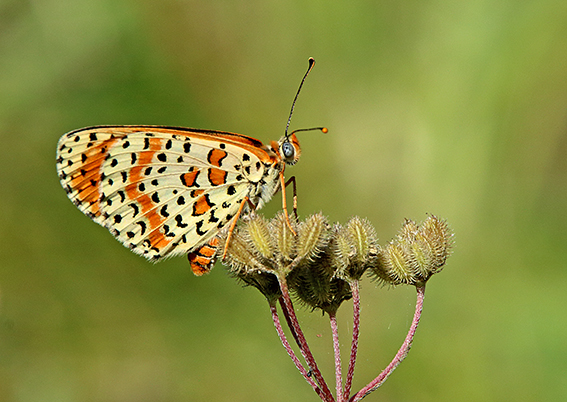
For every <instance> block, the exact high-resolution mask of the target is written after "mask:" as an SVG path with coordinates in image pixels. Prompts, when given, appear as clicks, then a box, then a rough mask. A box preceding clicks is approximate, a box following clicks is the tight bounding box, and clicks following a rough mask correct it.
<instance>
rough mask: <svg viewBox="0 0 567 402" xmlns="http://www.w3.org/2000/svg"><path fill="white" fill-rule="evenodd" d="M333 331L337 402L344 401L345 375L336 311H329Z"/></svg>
mask: <svg viewBox="0 0 567 402" xmlns="http://www.w3.org/2000/svg"><path fill="white" fill-rule="evenodd" d="M329 320H330V322H331V332H332V334H333V352H334V354H335V384H336V389H337V402H342V401H343V375H342V371H341V350H340V344H339V327H338V324H337V315H336V313H335V312H331V313H329Z"/></svg>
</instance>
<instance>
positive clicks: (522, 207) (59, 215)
mask: <svg viewBox="0 0 567 402" xmlns="http://www.w3.org/2000/svg"><path fill="white" fill-rule="evenodd" d="M309 56H313V57H314V58H315V59H316V60H317V65H316V66H315V69H314V70H313V72H312V74H311V75H310V77H309V79H308V80H307V82H306V85H305V87H304V90H303V92H302V94H301V97H300V99H299V102H298V104H297V107H296V113H295V115H294V119H293V122H292V127H293V128H300V127H311V126H314V125H326V126H327V127H328V128H329V133H328V134H326V135H323V134H321V133H305V134H304V135H301V138H300V140H301V144H302V148H303V156H302V160H301V161H300V163H299V164H298V165H296V166H294V167H292V168H289V169H288V170H287V175H288V176H290V175H292V174H293V175H295V176H296V177H297V179H298V186H299V187H298V193H299V202H300V205H299V207H300V210H299V212H300V214H301V215H302V216H303V217H305V216H306V215H308V214H310V213H314V212H318V211H323V213H324V214H325V215H327V216H328V217H329V219H330V220H331V221H338V222H341V223H345V222H346V221H347V220H348V218H349V217H351V216H353V215H359V216H362V217H368V218H369V219H370V221H371V222H372V223H373V224H374V225H375V227H376V229H377V231H378V235H379V237H380V239H381V242H382V243H385V242H387V241H388V240H389V239H390V238H392V237H393V236H394V235H395V233H396V231H397V230H398V228H399V227H400V224H401V223H402V221H403V219H404V218H412V219H415V220H418V221H421V220H423V219H425V217H426V213H434V214H436V215H438V216H440V217H442V218H445V219H447V220H448V222H449V223H450V225H451V227H452V228H453V229H454V231H455V232H456V240H457V245H456V248H455V251H454V255H453V256H452V257H451V258H450V259H449V262H448V265H447V267H446V268H445V270H444V271H443V272H442V274H440V275H437V276H435V277H434V278H433V279H432V280H431V281H430V283H429V284H428V289H427V292H426V303H425V309H424V314H423V317H422V323H421V325H420V328H419V329H418V332H417V336H416V340H415V342H414V347H413V349H412V351H411V353H410V354H409V357H408V359H407V360H406V361H405V362H404V363H403V364H402V365H401V366H400V367H399V368H398V370H397V371H396V372H395V373H394V374H393V375H392V376H391V377H390V379H389V380H388V381H387V382H386V384H385V385H384V386H383V387H382V388H381V389H380V390H379V391H377V392H375V393H374V394H372V395H371V396H369V397H368V398H367V399H366V400H368V401H405V400H412V401H504V400H514V401H544V400H545V401H559V400H567V339H566V338H567V320H566V313H565V306H566V305H567V292H566V290H565V283H566V282H565V280H566V279H567V272H566V271H567V229H566V228H567V213H566V206H567V162H566V160H567V2H565V1H564V0H533V1H513V0H507V1H504V0H503V1H498V0H497V1H475V2H458V1H448V0H437V1H434V0H431V1H371V0H366V1H364V0H354V1H349V2H347V1H342V2H339V1H322V0H318V1H312V0H307V1H288V2H283V1H258V0H255V1H254V0H252V1H229V0H221V1H210V0H194V1H189V0H187V1H181V0H177V1H175V0H164V1H149V0H142V1H133V0H131V1H128V0H99V1H89V0H76V1H67V0H65V1H62V0H0V139H1V143H0V144H1V149H2V154H1V157H0V194H1V196H0V400H1V401H7V402H12V401H14V402H27V401H57V402H60V401H64V402H65V401H121V402H122V401H124V402H127V401H137V402H139V401H205V400H214V401H264V400H269V401H289V400H295V401H315V400H318V399H317V397H316V395H315V394H314V393H313V391H312V390H311V389H310V387H309V386H308V385H307V384H306V383H305V382H304V380H303V379H302V378H301V376H300V375H299V374H298V372H297V371H296V369H295V367H294V366H293V364H292V362H291V361H290V360H289V358H288V357H287V355H286V353H285V351H284V350H283V348H282V347H281V345H280V343H279V340H278V339H277V336H276V333H275V331H274V328H273V325H272V322H271V319H270V315H269V311H268V308H267V305H266V303H265V301H264V300H263V298H262V297H261V296H260V294H259V293H258V292H257V291H255V290H253V289H249V288H245V289H243V288H242V287H241V286H240V285H239V284H237V283H236V282H235V281H234V280H232V279H230V278H229V277H228V276H227V275H226V271H225V269H224V268H223V267H222V266H221V265H217V267H216V268H215V269H214V270H213V272H212V273H211V274H210V275H208V276H206V277H202V278H197V277H194V276H193V274H192V273H191V272H190V269H189V265H188V262H187V261H186V259H183V258H176V259H172V260H168V261H166V262H163V263H160V264H157V265H153V264H150V263H148V262H146V261H145V260H144V259H142V258H140V257H138V256H136V255H134V254H133V253H130V252H129V251H128V250H127V249H125V248H124V247H122V246H121V245H120V244H119V243H118V242H117V241H115V240H114V239H113V238H112V236H111V235H110V234H109V233H108V232H107V231H106V230H105V229H104V228H102V227H100V226H98V225H96V224H94V223H93V222H91V221H90V220H89V219H88V218H87V217H85V216H84V215H83V214H82V213H81V212H80V211H79V210H78V209H77V208H75V207H74V206H73V204H71V202H69V200H68V199H67V197H66V195H65V192H64V191H63V190H62V188H61V187H60V185H59V181H58V179H57V175H56V172H55V148H56V143H57V140H58V138H59V137H60V136H61V135H62V134H63V133H65V132H67V131H70V130H72V129H75V128H80V127H84V126H89V125H95V124H162V125H180V126H189V127H199V128H210V129H217V130H227V131H234V132H239V133H243V134H247V135H250V136H253V137H256V138H258V139H260V140H262V141H264V142H268V141H270V140H273V139H278V138H279V137H280V136H281V134H282V133H283V129H284V127H285V123H286V119H287V116H288V112H289V107H290V104H291V101H292V98H293V96H294V94H295V91H296V89H297V86H298V84H299V80H300V78H301V76H302V74H303V73H304V71H305V69H306V67H307V59H308V57H309ZM280 207H281V203H280V198H279V197H278V196H276V197H275V199H274V201H272V202H271V203H270V205H269V206H268V207H266V208H265V209H264V210H263V212H264V214H265V215H266V216H268V217H270V216H273V214H274V213H275V212H276V211H277V210H278V209H279V208H280ZM362 286H363V288H362V298H363V299H362V333H361V344H360V358H359V365H358V366H357V371H356V373H355V382H354V388H355V389H359V388H361V387H362V386H363V385H365V384H366V383H367V382H368V381H369V380H370V379H371V378H373V377H374V376H375V375H377V374H378V373H379V371H380V370H381V369H382V368H383V367H384V366H385V365H386V364H387V363H388V362H389V360H390V359H391V358H392V357H393V355H394V354H395V352H396V350H397V348H398V347H399V346H400V344H401V342H402V340H403V338H404V336H405V333H406V330H407V328H408V327H409V323H410V321H411V317H412V313H413V303H414V300H415V291H414V290H412V289H406V288H396V289H383V288H380V287H377V286H376V285H375V284H374V283H372V282H370V281H369V280H365V281H364V282H363V284H362ZM350 310H351V304H350V303H346V304H345V306H344V307H343V308H342V309H341V311H340V322H339V325H340V329H341V331H342V335H343V337H342V340H343V342H344V343H343V352H345V356H344V358H345V359H346V353H347V349H348V346H349V336H350V330H351V328H352V319H351V318H349V315H350ZM300 316H301V319H302V320H303V322H304V324H305V329H306V333H307V336H308V338H309V339H310V341H311V345H312V347H313V349H314V352H315V355H316V357H317V358H318V360H320V364H321V367H322V368H323V372H324V374H325V375H326V376H327V378H328V380H329V382H330V384H333V379H332V371H331V365H332V361H333V360H332V348H331V343H330V331H329V329H328V322H327V320H326V319H325V318H324V317H321V314H320V313H313V314H311V313H310V312H309V311H307V310H305V309H300Z"/></svg>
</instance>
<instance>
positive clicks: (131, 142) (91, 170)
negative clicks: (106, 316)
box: [57, 126, 299, 272]
mask: <svg viewBox="0 0 567 402" xmlns="http://www.w3.org/2000/svg"><path fill="white" fill-rule="evenodd" d="M298 158H299V143H298V142H297V138H296V137H295V134H292V135H290V136H285V137H284V138H282V139H281V140H280V141H279V142H275V141H274V142H272V143H271V144H270V145H264V144H262V143H261V142H260V141H259V140H256V139H254V138H251V137H247V136H244V135H240V134H235V133H229V132H222V131H210V130H198V129H188V128H180V127H162V126H95V127H87V128H83V129H80V130H75V131H72V132H70V133H67V134H65V135H63V137H61V139H60V140H59V143H58V148H57V172H58V174H59V178H60V180H61V184H62V186H63V188H64V189H65V190H66V192H67V195H68V197H69V198H70V199H71V200H72V201H73V203H74V204H75V205H76V206H77V207H78V208H79V209H80V210H81V211H82V212H84V213H85V214H87V215H88V216H89V217H91V218H92V219H93V220H94V221H95V222H97V223H99V224H100V225H102V226H104V227H106V228H108V229H109V230H110V232H111V233H112V234H113V235H114V236H115V237H116V238H117V239H118V240H119V241H120V242H122V243H123V244H124V245H125V246H127V247H129V248H130V249H131V250H132V251H134V252H135V253H137V254H140V255H142V256H144V257H146V258H148V259H150V260H153V261H158V260H160V259H163V258H164V257H170V256H175V255H179V254H190V257H189V259H190V261H191V264H192V267H193V270H194V271H195V270H196V269H197V270H198V269H199V266H193V260H192V259H191V253H193V254H192V255H193V257H195V258H196V256H197V257H203V258H204V259H203V258H201V261H200V262H198V263H199V265H200V266H201V268H203V269H205V272H206V268H208V265H210V264H207V260H208V261H214V254H215V252H216V247H217V246H218V238H217V236H218V235H219V234H220V232H221V231H222V230H228V228H230V227H232V228H233V227H234V224H235V223H236V220H237V219H238V217H239V216H240V215H241V214H242V213H246V212H248V211H249V210H250V209H251V208H253V209H258V208H261V207H262V206H263V205H264V204H265V203H266V202H268V201H269V200H270V199H271V198H272V196H273V195H274V193H275V192H277V191H278V190H279V189H280V188H281V187H282V184H283V172H284V169H285V165H286V163H287V164H293V163H295V162H296V161H297V159H298ZM215 239H216V240H215ZM195 253H196V254H195ZM195 258H194V260H195V261H197V259H198V258H197V259H195ZM196 264H197V262H196Z"/></svg>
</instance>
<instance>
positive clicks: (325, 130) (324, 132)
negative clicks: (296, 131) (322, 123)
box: [321, 127, 329, 134]
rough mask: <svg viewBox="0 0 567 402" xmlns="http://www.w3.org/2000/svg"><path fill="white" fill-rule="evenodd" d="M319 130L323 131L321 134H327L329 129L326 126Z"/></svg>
mask: <svg viewBox="0 0 567 402" xmlns="http://www.w3.org/2000/svg"><path fill="white" fill-rule="evenodd" d="M321 131H322V132H323V134H327V133H328V132H329V129H328V128H327V127H321Z"/></svg>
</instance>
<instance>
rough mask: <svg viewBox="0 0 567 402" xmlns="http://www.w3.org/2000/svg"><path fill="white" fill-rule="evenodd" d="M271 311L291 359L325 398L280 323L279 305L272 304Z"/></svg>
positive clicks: (321, 396) (320, 395)
mask: <svg viewBox="0 0 567 402" xmlns="http://www.w3.org/2000/svg"><path fill="white" fill-rule="evenodd" d="M270 311H271V312H272V320H273V321H274V326H275V327H276V331H277V333H278V336H279V337H280V340H281V341H282V344H283V346H284V348H285V350H286V351H287V354H288V355H289V357H291V360H293V363H294V364H295V367H297V369H298V370H299V372H300V373H301V375H302V376H303V378H305V380H306V381H307V382H308V383H309V385H311V387H313V390H314V391H315V392H316V393H317V394H318V395H319V397H320V398H321V399H323V393H322V392H321V389H319V387H318V386H317V384H315V381H313V379H312V378H311V377H310V376H309V375H308V374H307V371H306V370H305V367H303V365H302V364H301V362H300V361H299V359H298V358H297V356H296V354H295V352H294V351H293V349H292V348H291V345H290V344H289V342H288V341H287V338H286V336H285V333H284V330H283V328H282V325H281V323H280V318H279V316H278V309H277V307H276V306H275V305H270Z"/></svg>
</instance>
